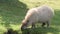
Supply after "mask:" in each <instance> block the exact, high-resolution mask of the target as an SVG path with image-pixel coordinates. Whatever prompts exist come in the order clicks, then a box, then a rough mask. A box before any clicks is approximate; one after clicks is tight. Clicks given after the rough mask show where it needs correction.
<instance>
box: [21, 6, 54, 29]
mask: <svg viewBox="0 0 60 34" xmlns="http://www.w3.org/2000/svg"><path fill="white" fill-rule="evenodd" d="M53 16H54V10H53V9H52V8H51V7H49V6H46V5H43V6H39V7H36V8H32V9H30V10H28V12H27V14H26V16H25V19H23V21H22V26H21V28H22V29H25V28H26V27H27V26H29V25H32V27H35V23H37V22H41V23H42V26H44V25H45V24H47V27H49V24H50V20H51V19H52V17H53Z"/></svg>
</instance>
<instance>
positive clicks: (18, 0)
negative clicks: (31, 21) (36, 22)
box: [0, 0, 60, 34]
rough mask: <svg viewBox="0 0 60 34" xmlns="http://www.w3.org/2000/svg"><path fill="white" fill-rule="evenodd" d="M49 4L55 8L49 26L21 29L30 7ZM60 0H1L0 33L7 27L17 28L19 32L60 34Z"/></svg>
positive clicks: (20, 33)
mask: <svg viewBox="0 0 60 34" xmlns="http://www.w3.org/2000/svg"><path fill="white" fill-rule="evenodd" d="M44 4H46V5H48V6H51V7H52V8H53V9H54V12H55V16H54V17H53V19H52V20H51V24H50V27H49V28H42V27H37V28H35V29H30V28H29V29H27V30H25V31H21V29H20V26H21V21H22V20H23V19H24V16H25V15H26V12H27V11H28V9H30V8H33V7H37V6H41V5H44ZM59 22H60V0H33V1H32V0H0V34H3V33H4V32H5V31H7V28H12V29H13V30H17V31H18V33H19V34H27V32H28V33H30V34H60V23H59Z"/></svg>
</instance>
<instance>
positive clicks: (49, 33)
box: [22, 28, 59, 34]
mask: <svg viewBox="0 0 60 34" xmlns="http://www.w3.org/2000/svg"><path fill="white" fill-rule="evenodd" d="M58 32H59V30H58V29H55V28H34V29H26V30H23V31H22V34H58Z"/></svg>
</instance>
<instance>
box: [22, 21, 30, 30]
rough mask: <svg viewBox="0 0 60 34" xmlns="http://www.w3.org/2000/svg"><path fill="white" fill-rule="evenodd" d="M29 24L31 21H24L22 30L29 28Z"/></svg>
mask: <svg viewBox="0 0 60 34" xmlns="http://www.w3.org/2000/svg"><path fill="white" fill-rule="evenodd" d="M28 22H29V21H26V20H23V21H22V26H21V30H24V29H26V28H27V26H28Z"/></svg>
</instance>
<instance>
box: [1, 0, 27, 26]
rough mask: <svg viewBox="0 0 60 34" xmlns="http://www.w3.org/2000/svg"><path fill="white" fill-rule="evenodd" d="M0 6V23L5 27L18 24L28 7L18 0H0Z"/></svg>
mask: <svg viewBox="0 0 60 34" xmlns="http://www.w3.org/2000/svg"><path fill="white" fill-rule="evenodd" d="M0 7H1V8H0V23H1V24H2V25H5V26H6V27H9V26H10V24H19V23H20V22H21V20H22V19H23V18H24V15H25V13H26V11H27V9H28V8H27V5H26V4H24V3H23V2H21V1H19V0H1V1H0Z"/></svg>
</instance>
